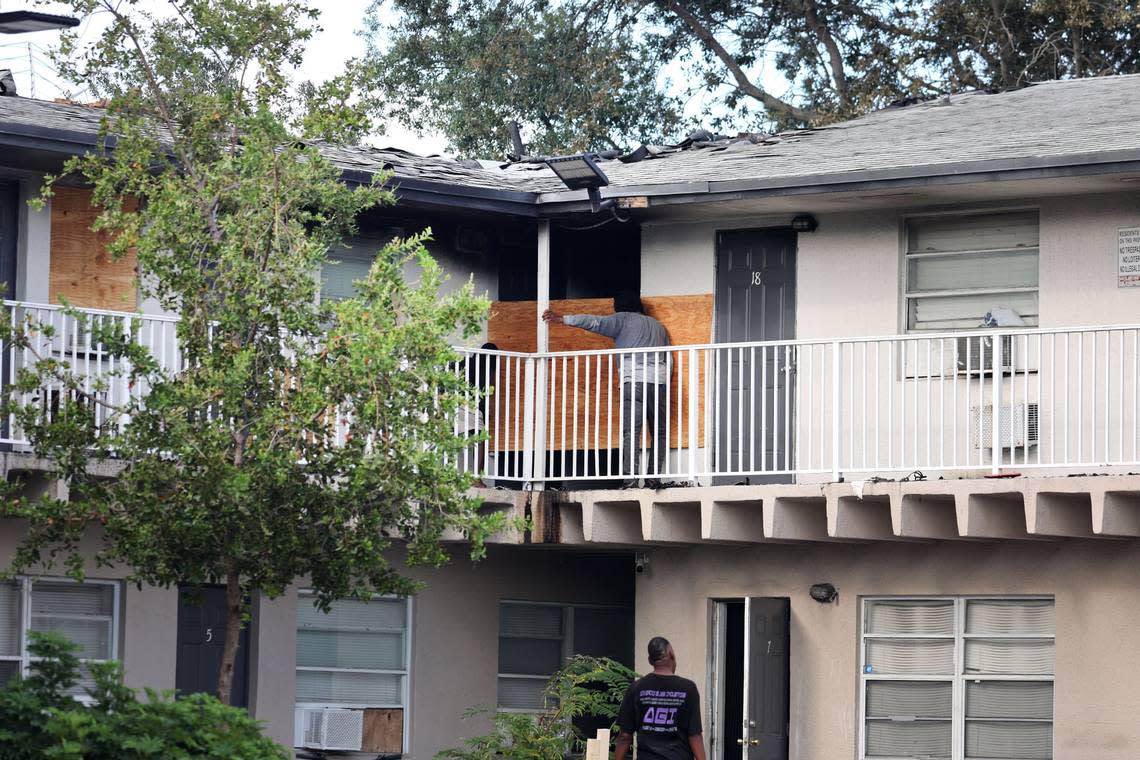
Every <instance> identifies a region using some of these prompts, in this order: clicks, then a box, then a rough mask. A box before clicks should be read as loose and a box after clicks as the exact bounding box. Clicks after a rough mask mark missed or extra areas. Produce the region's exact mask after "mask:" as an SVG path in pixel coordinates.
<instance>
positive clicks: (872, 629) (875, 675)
mask: <svg viewBox="0 0 1140 760" xmlns="http://www.w3.org/2000/svg"><path fill="white" fill-rule="evenodd" d="M1054 631H1055V623H1054V605H1053V600H1052V599H1044V598H1009V599H996V598H989V597H938V598H926V599H898V598H889V599H866V600H864V602H863V624H862V634H861V664H862V675H861V686H862V699H861V710H862V726H863V732H862V737H861V748H862V749H861V755H860V757H862V758H879V759H885V758H890V760H902V759H903V758H908V759H909V758H914V759H915V760H918V759H921V760H939V759H944V760H991V759H1000V760H1049V759H1050V758H1052V757H1053V657H1054Z"/></svg>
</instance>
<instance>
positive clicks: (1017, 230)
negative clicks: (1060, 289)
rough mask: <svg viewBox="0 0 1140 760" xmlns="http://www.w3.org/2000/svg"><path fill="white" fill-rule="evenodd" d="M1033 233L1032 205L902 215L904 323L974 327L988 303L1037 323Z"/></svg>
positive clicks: (915, 327)
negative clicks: (904, 222) (904, 217)
mask: <svg viewBox="0 0 1140 760" xmlns="http://www.w3.org/2000/svg"><path fill="white" fill-rule="evenodd" d="M1039 237H1040V236H1039V224H1038V214H1037V212H1036V211H1016V212H1004V213H999V214H969V215H956V216H933V217H918V218H913V219H910V220H908V221H907V235H906V240H907V244H906V320H907V329H909V330H935V331H938V330H959V329H976V328H978V327H981V326H982V319H983V317H984V316H985V315H986V313H987V312H990V311H993V310H994V309H1010V310H1012V311H1013V312H1015V313H1016V314H1017V315H1018V316H1020V317H1021V319H1022V320H1023V321H1024V322H1025V324H1026V325H1027V326H1031V327H1036V326H1037V325H1038V323H1039V309H1038V297H1037V284H1038V250H1039V245H1040V240H1039Z"/></svg>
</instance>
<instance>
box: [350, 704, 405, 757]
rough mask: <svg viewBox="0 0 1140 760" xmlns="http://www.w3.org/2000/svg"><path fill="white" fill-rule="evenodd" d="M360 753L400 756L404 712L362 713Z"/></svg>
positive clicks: (402, 744)
mask: <svg viewBox="0 0 1140 760" xmlns="http://www.w3.org/2000/svg"><path fill="white" fill-rule="evenodd" d="M360 751H361V752H378V753H384V754H400V753H402V752H403V751H404V711H403V710H380V709H369V710H365V711H364V737H363V740H362V741H361V744H360Z"/></svg>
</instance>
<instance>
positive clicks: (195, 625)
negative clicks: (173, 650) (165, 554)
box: [174, 586, 249, 707]
mask: <svg viewBox="0 0 1140 760" xmlns="http://www.w3.org/2000/svg"><path fill="white" fill-rule="evenodd" d="M225 639H226V590H225V588H222V587H220V586H204V587H202V588H190V587H186V586H180V587H179V588H178V653H177V655H176V656H175V675H174V688H175V689H177V690H178V693H180V694H196V693H199V692H206V693H209V694H213V693H214V692H215V691H217V688H218V672H219V670H220V669H221V665H222V647H223V645H224V644H225ZM230 704H231V705H233V706H235V707H248V706H249V626H248V625H246V626H243V627H242V629H241V635H240V636H238V650H237V659H236V660H235V662H234V682H233V689H232V691H231V692H230Z"/></svg>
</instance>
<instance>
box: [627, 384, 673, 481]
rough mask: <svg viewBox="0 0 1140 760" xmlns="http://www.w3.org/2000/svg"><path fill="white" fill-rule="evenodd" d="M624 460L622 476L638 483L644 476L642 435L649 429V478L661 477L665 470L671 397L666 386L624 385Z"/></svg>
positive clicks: (647, 448)
mask: <svg viewBox="0 0 1140 760" xmlns="http://www.w3.org/2000/svg"><path fill="white" fill-rule="evenodd" d="M621 401H622V410H623V411H622V421H621V428H622V446H623V450H622V458H621V474H622V477H624V478H627V479H636V478H637V476H638V475H640V474H641V472H640V470H641V449H642V442H641V431H642V429H643V427H648V428H649V441H648V442H647V443H646V446H645V451H646V453H647V454H648V461H647V464H646V470H647V472H646V474H647V475H660V474H661V472H662V471H663V470H664V469H665V455H666V454H667V453H668V452H667V450H666V446H665V415H666V405H667V403H668V397H667V394H666V386H665V384H664V383H652V382H640V381H630V382H625V383H622V384H621Z"/></svg>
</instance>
